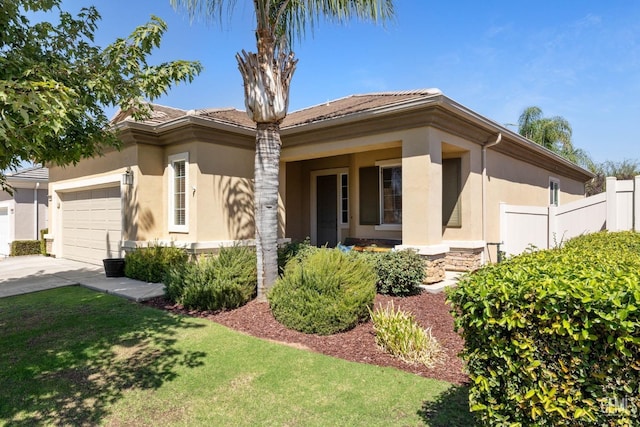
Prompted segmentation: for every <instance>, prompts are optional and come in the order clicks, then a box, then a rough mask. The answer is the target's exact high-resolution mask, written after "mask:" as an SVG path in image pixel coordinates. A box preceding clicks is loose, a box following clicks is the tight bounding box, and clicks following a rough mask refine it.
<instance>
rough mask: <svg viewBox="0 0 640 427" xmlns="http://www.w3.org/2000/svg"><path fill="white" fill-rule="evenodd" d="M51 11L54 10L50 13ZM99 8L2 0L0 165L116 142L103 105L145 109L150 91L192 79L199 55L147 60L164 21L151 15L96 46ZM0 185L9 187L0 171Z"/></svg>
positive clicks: (65, 157) (67, 155)
mask: <svg viewBox="0 0 640 427" xmlns="http://www.w3.org/2000/svg"><path fill="white" fill-rule="evenodd" d="M28 12H45V13H48V14H49V16H51V15H52V14H53V17H54V18H57V19H55V21H56V23H52V22H47V21H43V22H38V23H33V24H32V23H31V22H30V21H29V19H28V17H27V13H28ZM56 15H57V16H56ZM99 20H100V15H99V14H98V11H97V10H96V9H95V8H94V7H88V8H83V9H82V10H81V11H80V12H79V13H78V14H77V16H72V15H71V14H70V13H68V12H65V11H63V10H62V9H61V0H3V2H2V9H1V10H0V140H2V144H0V171H4V170H7V169H15V168H17V167H18V166H19V165H20V163H21V162H22V161H25V160H29V161H34V162H38V163H45V162H48V163H53V164H56V165H65V164H69V163H76V162H78V161H79V160H80V159H82V158H86V157H92V156H94V155H98V154H100V153H101V152H102V151H103V149H104V148H105V147H107V146H114V147H119V146H120V141H119V140H118V138H117V136H116V133H115V130H114V129H113V128H111V127H110V126H109V120H108V118H107V117H106V115H105V113H104V107H108V106H119V107H121V108H123V109H126V110H127V109H132V111H134V116H135V117H136V118H142V117H145V116H146V115H148V114H149V113H150V111H149V107H148V106H147V104H145V102H144V100H143V98H148V99H154V98H157V97H159V96H161V95H162V94H164V93H166V92H167V91H168V89H169V88H170V87H171V86H172V85H174V84H177V83H178V82H187V81H189V82H190V81H191V80H192V79H193V78H194V77H195V76H196V75H197V74H198V73H199V72H200V71H201V68H202V67H201V65H200V63H198V62H190V61H174V62H168V63H163V64H160V65H149V64H148V63H147V59H148V57H149V55H150V53H151V52H152V50H153V49H154V48H157V47H159V45H160V41H161V38H162V35H163V34H164V32H165V31H166V29H167V26H166V24H165V23H164V22H163V21H162V20H161V19H160V18H157V17H155V16H152V17H151V20H150V22H149V23H147V24H146V25H143V26H140V27H138V28H136V29H135V30H134V31H133V33H131V35H130V36H128V37H127V38H120V39H117V40H116V41H115V42H114V43H112V44H111V45H109V46H107V47H106V48H101V47H99V46H97V45H96V44H95V43H94V32H95V30H96V28H97V25H98V21H99ZM0 188H3V189H8V186H7V185H6V176H5V175H4V174H3V173H2V172H0Z"/></svg>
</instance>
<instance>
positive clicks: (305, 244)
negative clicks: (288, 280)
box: [278, 237, 318, 275]
mask: <svg viewBox="0 0 640 427" xmlns="http://www.w3.org/2000/svg"><path fill="white" fill-rule="evenodd" d="M317 250H318V247H316V246H313V245H312V244H311V241H310V240H309V238H308V237H307V238H306V239H304V240H302V241H297V242H290V243H287V244H285V245H283V246H282V247H280V248H278V272H279V273H280V274H281V275H282V273H284V268H285V267H286V265H287V263H288V262H289V261H291V260H292V259H293V258H298V259H301V258H303V257H306V256H307V255H309V254H311V253H312V252H314V251H317Z"/></svg>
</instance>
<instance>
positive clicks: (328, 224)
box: [316, 175, 338, 247]
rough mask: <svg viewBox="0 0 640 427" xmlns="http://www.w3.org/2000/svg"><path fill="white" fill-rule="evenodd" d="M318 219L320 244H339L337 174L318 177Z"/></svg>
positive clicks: (318, 240)
mask: <svg viewBox="0 0 640 427" xmlns="http://www.w3.org/2000/svg"><path fill="white" fill-rule="evenodd" d="M316 193H317V196H316V197H317V204H316V215H317V216H316V219H317V230H316V233H317V234H316V236H317V243H318V246H323V245H328V246H329V247H335V246H336V245H337V244H338V178H337V175H320V176H317V177H316Z"/></svg>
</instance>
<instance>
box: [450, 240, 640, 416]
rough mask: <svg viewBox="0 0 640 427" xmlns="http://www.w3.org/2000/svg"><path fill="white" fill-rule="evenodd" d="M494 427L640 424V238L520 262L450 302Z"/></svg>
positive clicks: (576, 246) (464, 288) (480, 277)
mask: <svg viewBox="0 0 640 427" xmlns="http://www.w3.org/2000/svg"><path fill="white" fill-rule="evenodd" d="M448 298H449V301H450V302H451V303H452V305H453V308H454V316H455V321H456V328H457V329H458V330H459V331H460V333H461V334H462V336H463V338H464V340H465V349H464V351H463V357H464V359H465V360H466V362H467V366H468V369H469V374H470V378H471V387H470V392H469V397H470V406H471V409H472V411H476V412H477V413H478V414H479V418H480V419H481V421H482V422H483V423H484V424H487V425H539V426H555V425H640V398H639V397H638V396H639V395H640V234H637V233H632V232H622V233H606V232H605V233H597V234H591V235H586V236H582V237H579V238H576V239H574V240H571V241H569V242H567V243H566V245H565V246H564V247H563V248H562V249H554V250H548V251H539V252H534V253H528V254H524V255H522V256H518V257H514V258H512V259H510V260H508V261H506V262H503V263H501V264H497V265H494V266H490V267H487V268H483V269H481V270H479V271H477V272H476V273H475V274H472V275H469V276H466V277H465V278H463V279H462V280H461V281H460V283H459V286H458V287H457V288H455V289H452V290H451V291H450V292H449V294H448Z"/></svg>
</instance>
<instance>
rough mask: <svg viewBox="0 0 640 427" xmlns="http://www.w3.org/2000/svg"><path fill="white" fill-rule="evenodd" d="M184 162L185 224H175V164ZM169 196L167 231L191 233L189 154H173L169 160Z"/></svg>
mask: <svg viewBox="0 0 640 427" xmlns="http://www.w3.org/2000/svg"><path fill="white" fill-rule="evenodd" d="M177 162H184V191H185V195H184V224H175V169H174V164H175V163H177ZM167 168H168V173H167V176H168V179H169V182H168V186H167V188H168V192H167V193H168V195H169V200H168V203H167V206H168V208H169V212H168V214H167V229H168V231H169V232H170V233H188V232H189V152H184V153H178V154H173V155H171V156H169V157H168V158H167Z"/></svg>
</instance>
